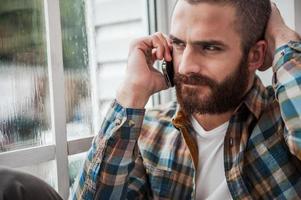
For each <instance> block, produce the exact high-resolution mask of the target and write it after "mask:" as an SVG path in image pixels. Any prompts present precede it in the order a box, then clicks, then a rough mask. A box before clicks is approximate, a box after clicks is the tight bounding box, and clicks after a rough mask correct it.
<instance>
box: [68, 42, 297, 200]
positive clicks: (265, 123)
mask: <svg viewBox="0 0 301 200" xmlns="http://www.w3.org/2000/svg"><path fill="white" fill-rule="evenodd" d="M273 71H274V77H273V87H271V86H270V87H267V88H265V87H264V86H263V85H262V83H261V81H260V80H259V78H257V77H256V79H255V81H254V85H253V87H252V89H251V90H250V91H249V92H248V94H247V96H246V97H245V98H244V99H243V101H242V103H241V104H240V106H239V107H238V108H237V109H236V111H235V113H234V114H233V116H232V117H231V119H230V123H229V127H228V130H227V133H226V136H225V139H224V168H225V176H226V180H227V184H228V188H229V190H230V193H231V195H232V197H233V199H301V161H300V160H301V43H292V42H291V43H288V44H287V45H285V46H283V47H281V48H279V49H278V50H277V51H276V55H275V61H274V65H273ZM187 119H189V117H187V116H185V113H183V112H182V111H181V110H180V109H179V107H178V104H177V103H176V102H174V103H171V104H169V105H168V106H165V107H164V106H161V107H158V108H155V109H152V110H150V111H148V112H146V113H145V110H142V109H129V108H123V107H122V106H121V105H119V104H118V103H117V102H116V101H115V102H113V104H112V107H111V109H110V110H109V113H108V114H107V116H106V119H105V121H104V122H103V124H102V128H101V130H100V133H99V134H98V135H97V136H96V137H95V139H94V141H93V144H92V147H91V149H90V151H89V153H88V157H87V159H86V161H85V164H84V168H83V171H82V172H81V174H80V178H79V181H78V185H77V189H76V191H75V193H74V196H73V198H74V199H113V200H116V199H195V174H196V169H197V165H199V164H200V165H201V164H202V163H198V159H197V158H198V155H197V154H198V149H197V144H196V142H195V139H194V135H195V134H196V133H195V131H194V130H193V128H192V127H191V124H190V122H189V120H187ZM204 156H205V155H204Z"/></svg>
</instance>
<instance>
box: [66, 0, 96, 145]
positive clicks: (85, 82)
mask: <svg viewBox="0 0 301 200" xmlns="http://www.w3.org/2000/svg"><path fill="white" fill-rule="evenodd" d="M60 9H61V25H62V40H63V41H62V42H63V60H64V73H65V101H66V103H65V105H66V123H67V135H68V139H73V138H77V137H81V136H87V135H90V134H93V133H92V118H91V116H92V114H91V109H92V106H91V91H90V88H91V86H90V73H89V65H88V49H87V34H86V25H85V1H84V0H61V1H60Z"/></svg>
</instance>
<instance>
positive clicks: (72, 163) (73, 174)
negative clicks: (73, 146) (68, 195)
mask: <svg viewBox="0 0 301 200" xmlns="http://www.w3.org/2000/svg"><path fill="white" fill-rule="evenodd" d="M86 156H87V152H84V153H80V154H75V155H72V156H69V157H68V160H69V180H70V181H69V182H70V188H72V187H73V185H74V183H75V180H76V178H77V176H78V175H79V173H80V170H81V169H82V168H83V164H84V161H85V159H86Z"/></svg>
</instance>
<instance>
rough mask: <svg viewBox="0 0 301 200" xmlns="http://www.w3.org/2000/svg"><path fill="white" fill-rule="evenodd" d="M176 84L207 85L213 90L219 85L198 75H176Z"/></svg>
mask: <svg viewBox="0 0 301 200" xmlns="http://www.w3.org/2000/svg"><path fill="white" fill-rule="evenodd" d="M174 82H175V85H178V86H180V85H182V84H187V85H195V86H202V85H206V86H209V87H211V88H213V87H215V86H216V85H217V83H216V82H215V81H214V80H212V79H211V78H209V77H207V76H204V75H201V74H196V73H190V74H188V75H183V74H179V73H176V74H175V77H174Z"/></svg>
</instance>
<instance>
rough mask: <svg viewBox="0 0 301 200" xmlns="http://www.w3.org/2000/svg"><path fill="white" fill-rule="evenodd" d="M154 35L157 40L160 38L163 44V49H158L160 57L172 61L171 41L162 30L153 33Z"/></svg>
mask: <svg viewBox="0 0 301 200" xmlns="http://www.w3.org/2000/svg"><path fill="white" fill-rule="evenodd" d="M153 37H154V38H156V41H157V39H158V40H159V41H160V44H161V45H162V47H161V49H158V50H157V53H158V54H159V56H160V57H158V58H159V59H160V60H161V59H163V58H164V59H165V60H167V61H171V51H170V50H171V44H170V43H169V41H168V38H167V36H165V35H163V34H162V33H160V32H157V33H155V34H154V35H153ZM160 50H163V51H160Z"/></svg>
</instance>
